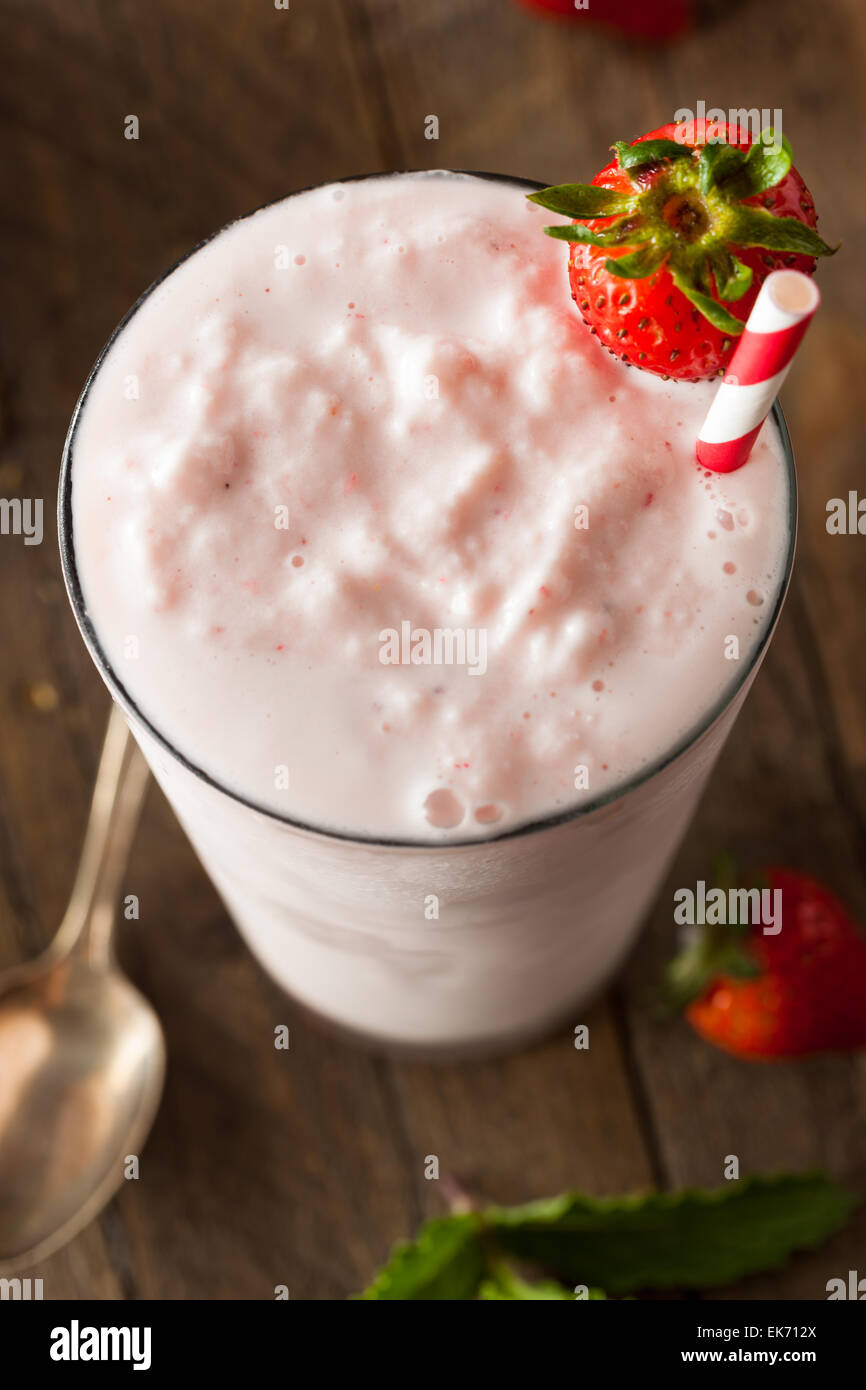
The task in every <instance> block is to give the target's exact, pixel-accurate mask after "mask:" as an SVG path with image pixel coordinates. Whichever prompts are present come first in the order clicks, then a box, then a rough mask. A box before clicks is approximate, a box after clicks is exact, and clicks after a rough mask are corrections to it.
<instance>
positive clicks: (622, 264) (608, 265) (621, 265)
mask: <svg viewBox="0 0 866 1390" xmlns="http://www.w3.org/2000/svg"><path fill="white" fill-rule="evenodd" d="M665 255H666V252H665V250H664V248H663V247H658V246H640V247H638V249H637V251H630V252H629V253H628V254H627V255H625V256H618V257H617V258H616V259H614V258H613V257H612V256H608V258H607V260H606V261H605V263H604V268H605V270H606V271H608V273H609V274H611V275H618V276H620V277H621V278H622V279H623V280H643V279H644V278H645V277H646V276H647V275H652V273H653V271H654V270H658V268H659V266H660V265H661V263H662V261H663V260H664V258H665Z"/></svg>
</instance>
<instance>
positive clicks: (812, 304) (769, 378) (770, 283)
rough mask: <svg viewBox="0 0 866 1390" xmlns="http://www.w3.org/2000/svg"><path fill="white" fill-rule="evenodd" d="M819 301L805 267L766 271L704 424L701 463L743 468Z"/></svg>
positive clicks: (718, 467)
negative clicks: (803, 269)
mask: <svg viewBox="0 0 866 1390" xmlns="http://www.w3.org/2000/svg"><path fill="white" fill-rule="evenodd" d="M820 301H821V296H820V294H819V293H818V287H817V285H816V284H815V281H814V280H813V279H812V278H811V276H809V275H804V274H803V273H802V271H799V270H774V271H773V273H772V274H771V275H768V276H767V278H766V280H765V281H764V283H763V285H762V286H761V289H760V291H759V293H758V297H757V299H756V300H755V303H754V305H753V306H752V312H751V313H750V315H749V317H748V321H747V323H746V327H745V329H744V330H743V336H742V338H741V339H740V341H739V343H738V344H737V349H736V351H735V353H734V355H733V357H732V358H731V361H730V364H729V366H728V369H727V371H726V372H725V375H724V378H723V380H722V383H721V385H720V386H719V389H718V391H717V392H716V395H715V398H714V399H713V403H712V405H711V406H710V409H709V412H708V414H707V418H706V420H705V421H704V423H703V425H702V426H701V432H700V434H699V435H698V442H697V444H696V446H695V452H696V454H697V457H698V463H700V464H702V465H703V466H704V467H705V468H711V469H712V470H713V472H714V473H733V471H734V469H735V468H742V466H743V464H744V463H745V462H746V459H747V458H748V457H749V454H750V453H751V452H752V445H753V444H754V442H755V440H756V439H757V437H758V433H759V431H760V429H761V426H762V425H763V423H764V421H765V420H766V418H767V416H768V415H769V413H770V408H771V406H772V404H773V401H774V400H775V399H776V396H777V395H778V394H779V388H780V386H781V385H782V382H783V381H784V380H785V377H786V376H787V375H788V368H789V367H790V365H791V362H792V360H793V357H794V353H795V352H796V351H797V348H798V347H799V345H800V339H801V338H802V337H803V334H804V333H805V332H806V329H807V328H808V326H809V323H810V322H811V319H812V315H813V314H814V312H815V310H816V309H817V307H818V305H819V303H820Z"/></svg>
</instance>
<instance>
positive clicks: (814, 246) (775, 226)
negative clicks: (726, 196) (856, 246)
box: [727, 206, 839, 256]
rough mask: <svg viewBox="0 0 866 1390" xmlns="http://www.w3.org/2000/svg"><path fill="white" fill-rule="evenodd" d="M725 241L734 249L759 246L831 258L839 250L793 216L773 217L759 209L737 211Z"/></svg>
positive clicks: (796, 253)
mask: <svg viewBox="0 0 866 1390" xmlns="http://www.w3.org/2000/svg"><path fill="white" fill-rule="evenodd" d="M727 239H728V241H730V242H732V243H733V244H734V245H735V246H763V247H765V248H766V249H767V250H768V251H790V252H793V253H794V254H795V255H799V256H834V255H835V254H836V252H837V251H838V249H839V248H838V246H828V245H827V243H826V241H824V240H823V239H822V238H821V237H819V235H818V233H817V232H816V231H815V230H814V228H812V227H807V226H806V224H805V222H801V221H800V220H799V219H798V218H796V217H774V216H773V214H772V213H771V212H765V211H764V209H763V208H751V207H745V206H740V207H739V208H737V211H736V216H735V218H734V220H733V222H732V223H731V226H730V230H729V232H728V237H727Z"/></svg>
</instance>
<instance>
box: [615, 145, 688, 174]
mask: <svg viewBox="0 0 866 1390" xmlns="http://www.w3.org/2000/svg"><path fill="white" fill-rule="evenodd" d="M613 148H614V149H615V150H616V158H617V163H618V164H619V167H620V168H621V169H629V170H631V169H640V168H641V167H642V166H643V165H644V164H658V163H659V161H660V160H662V159H691V157H692V149H691V146H689V145H681V144H680V143H679V141H677V140H638V141H636V143H635V144H633V145H627V144H626V143H625V141H624V140H617V142H616V144H615V145H614V146H613Z"/></svg>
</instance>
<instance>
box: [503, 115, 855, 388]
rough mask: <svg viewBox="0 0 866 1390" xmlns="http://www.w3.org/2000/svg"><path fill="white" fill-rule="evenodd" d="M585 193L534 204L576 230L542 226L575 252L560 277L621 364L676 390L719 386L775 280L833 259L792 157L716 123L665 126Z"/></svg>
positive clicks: (546, 196) (534, 196)
mask: <svg viewBox="0 0 866 1390" xmlns="http://www.w3.org/2000/svg"><path fill="white" fill-rule="evenodd" d="M613 148H614V150H615V151H616V158H615V159H614V160H612V161H611V163H610V164H607V165H606V166H605V167H604V169H602V170H601V171H600V173H598V174H596V176H595V178H594V179H593V181H592V183H591V184H583V183H567V184H559V185H556V186H554V187H551V188H545V189H543V190H542V191H541V192H540V193H531V194H529V195H528V196H529V198H530V201H532V202H534V203H539V204H540V205H541V206H542V207H544V208H547V209H548V210H549V211H550V212H557V213H561V214H562V215H563V216H564V217H571V218H573V219H574V221H573V223H572V225H571V226H569V225H567V224H560V225H559V226H556V227H545V229H544V230H545V231H546V232H547V233H548V235H549V236H552V237H555V238H557V239H558V240H560V241H567V242H570V243H571V247H570V254H569V279H570V282H571V292H572V295H573V297H574V301H575V303H576V304H577V307H578V309H579V310H580V313H581V316H582V318H583V320H584V323H586V324H587V325H588V327H589V328H590V331H591V332H592V333H594V334H596V335H597V336H598V339H599V341H600V342H601V343H602V344H603V345H604V347H606V348H607V349H608V351H609V352H611V353H613V355H614V356H615V357H618V358H619V359H620V360H621V361H623V362H626V363H628V364H629V365H632V364H633V365H635V366H638V367H641V368H643V369H644V371H648V372H653V373H655V374H656V375H657V376H663V377H665V378H672V379H674V380H678V381H702V380H705V379H707V378H709V377H714V376H720V375H723V374H724V369H725V366H726V364H727V363H728V361H729V360H730V358H731V356H732V354H733V351H734V348H735V346H736V339H737V337H738V336H739V334H740V333H742V331H743V327H744V324H745V321H746V319H747V318H748V316H749V312H750V310H751V308H752V305H753V304H754V302H755V299H756V298H757V295H758V290H759V289H760V287H761V285H762V284H763V282H764V280H765V279H766V278H767V276H768V275H769V274H770V272H771V271H773V270H778V269H780V268H793V269H795V270H801V271H804V272H805V273H806V274H808V275H811V274H812V273H813V272H814V270H815V257H816V256H830V255H833V253H834V251H835V249H836V248H835V247H830V246H828V245H827V243H826V242H825V241H823V240H822V239H821V237H820V236H819V235H818V233H817V231H816V230H815V228H816V226H817V222H818V217H817V214H816V212H815V203H814V200H813V198H812V195H811V193H810V192H809V190H808V188H807V187H806V184H805V183H804V181H803V179H802V178H801V176H800V174H799V173H798V172H797V170H796V169H795V168H794V167H793V164H792V153H791V147H790V145H789V144H788V142H787V140H785V139H784V138H783V137H782V138H779V139H776V138H775V135H774V133H773V132H772V131H764V132H763V135H762V138H761V139H760V140H758V141H754V142H753V141H752V139H751V136H750V135H749V134H748V133H747V132H745V131H744V130H742V129H741V128H740V127H738V126H731V125H728V124H727V123H726V122H725V123H723V122H719V121H704V120H701V121H683V122H681V123H680V124H673V123H671V124H669V125H665V126H661V127H660V128H659V129H658V130H653V131H650V132H649V133H648V134H647V135H642V136H641V137H640V138H639V139H638V140H635V141H633V142H632V143H631V144H625V143H623V142H621V141H620V142H618V143H617V144H616V145H614V146H613Z"/></svg>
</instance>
